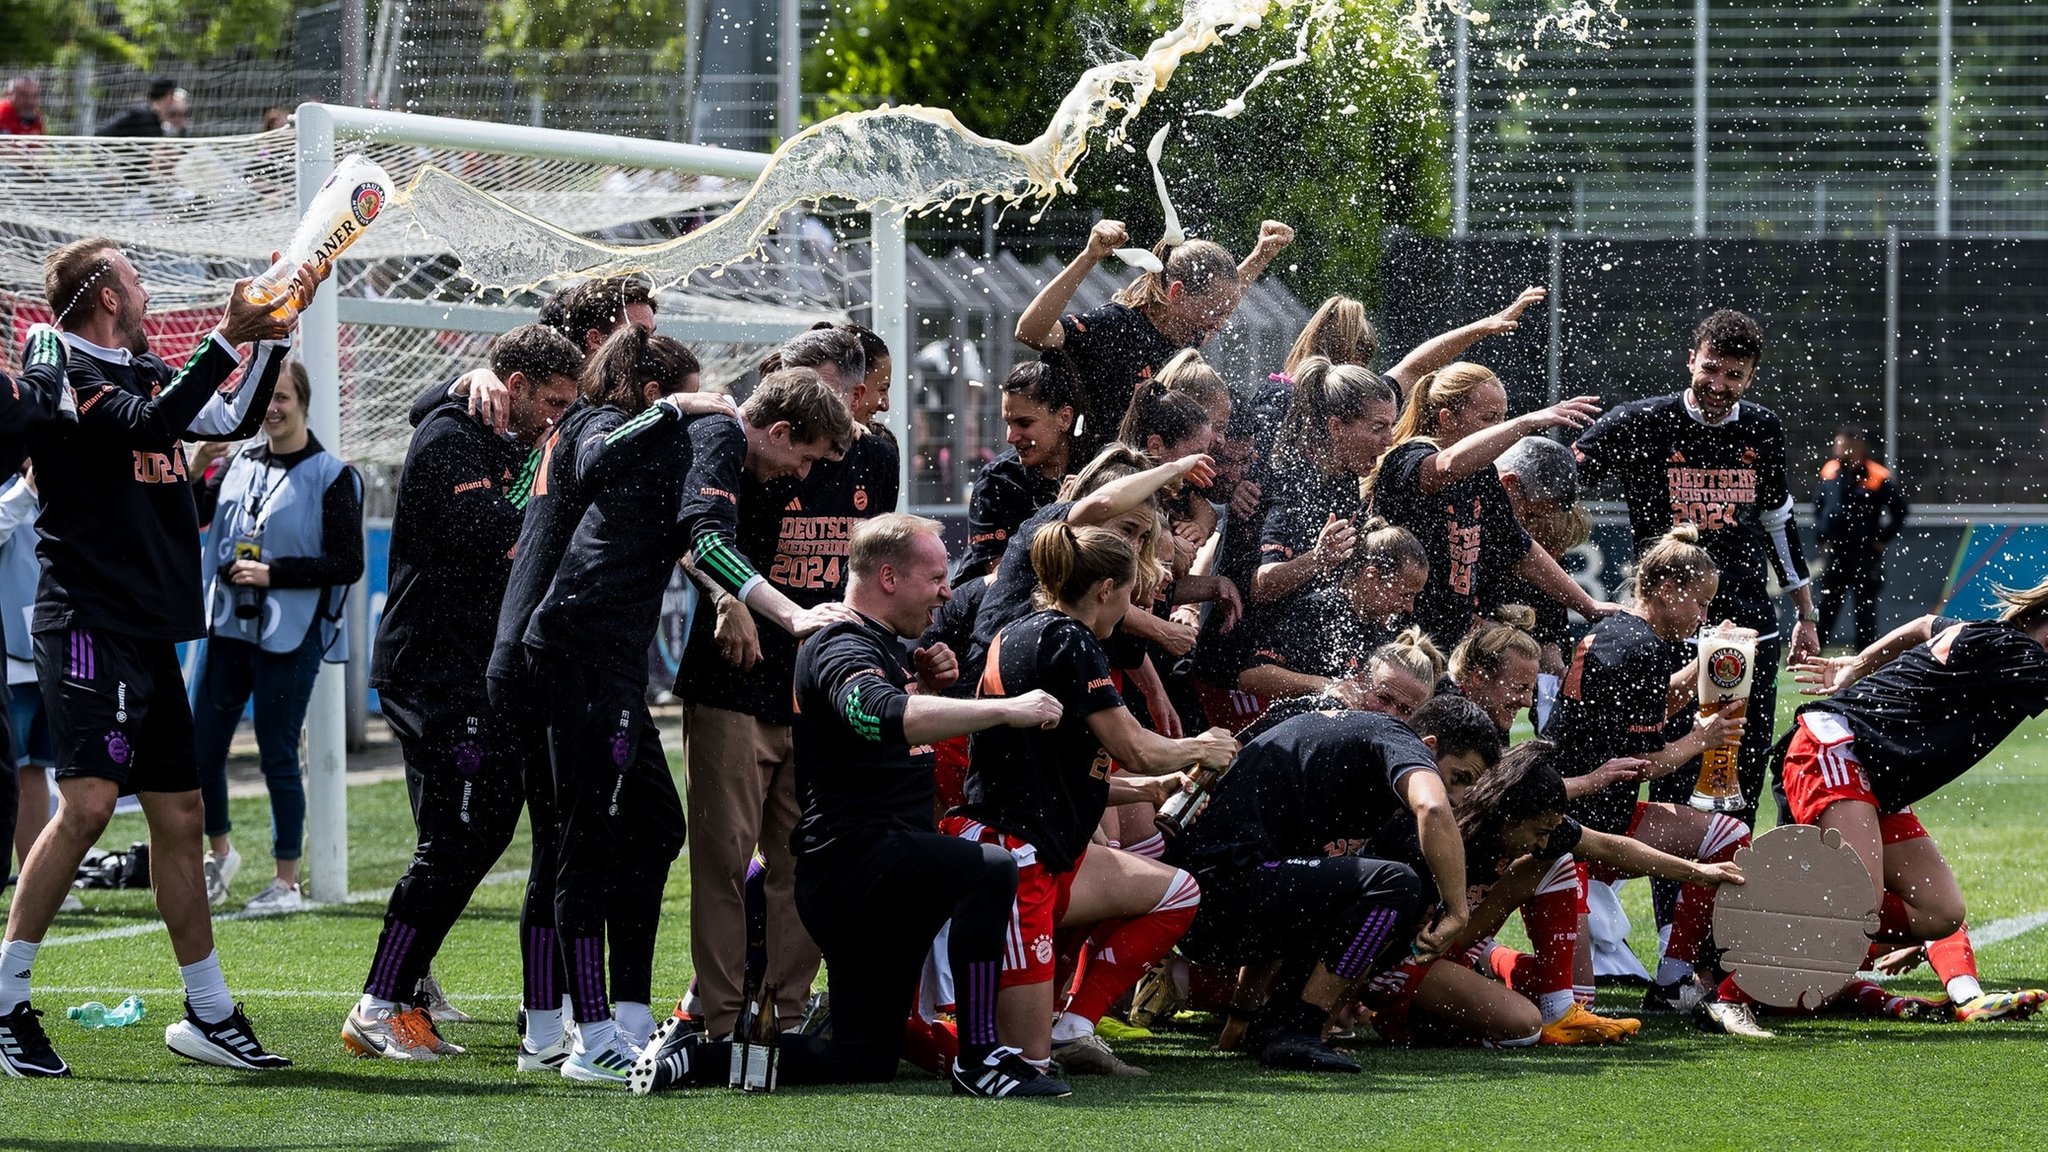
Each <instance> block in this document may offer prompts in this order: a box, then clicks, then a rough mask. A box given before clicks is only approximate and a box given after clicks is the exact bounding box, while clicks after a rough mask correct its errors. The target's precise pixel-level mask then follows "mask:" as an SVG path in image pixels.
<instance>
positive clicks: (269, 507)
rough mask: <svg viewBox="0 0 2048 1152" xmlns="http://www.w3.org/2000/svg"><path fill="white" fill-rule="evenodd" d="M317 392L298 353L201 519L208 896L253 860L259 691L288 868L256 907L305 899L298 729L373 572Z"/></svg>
mask: <svg viewBox="0 0 2048 1152" xmlns="http://www.w3.org/2000/svg"><path fill="white" fill-rule="evenodd" d="M309 395H311V390H310V388H309V387H308V381H307V377H306V369H305V366H304V365H302V364H300V363H299V362H298V361H296V360H294V361H291V362H289V363H287V364H286V365H285V375H284V377H283V378H282V379H280V380H279V381H278V386H277V390H276V392H275V393H273V394H272V396H271V400H270V407H269V409H268V411H266V412H265V414H264V418H263V439H261V440H259V441H256V442H254V443H252V444H250V445H249V446H247V447H244V448H242V449H241V450H239V451H237V452H235V453H234V454H233V455H232V456H230V457H229V459H228V463H227V466H226V467H224V468H221V469H217V470H216V471H215V472H214V474H213V476H212V477H211V478H202V477H201V476H200V474H199V473H195V483H196V484H197V486H198V490H197V493H196V495H197V497H198V502H199V518H200V520H201V521H202V522H204V521H207V520H211V521H212V527H211V528H209V529H208V530H207V535H206V553H205V556H204V562H205V565H206V600H207V616H206V619H207V629H206V639H205V640H204V641H203V642H202V647H201V648H200V650H199V662H198V666H197V668H196V669H195V670H194V672H193V674H192V685H191V693H192V718H193V727H194V736H195V744H196V746H197V755H198V759H199V791H200V796H201V798H202V799H203V800H204V802H205V805H206V835H207V839H208V841H209V851H208V852H207V854H206V898H207V902H208V903H209V904H211V905H213V906H215V907H219V906H220V905H222V904H225V903H226V902H227V898H228V884H229V883H230V882H231V881H232V880H233V879H234V877H235V873H236V872H237V871H238V870H240V868H241V864H242V857H241V854H240V853H239V852H236V851H235V849H234V846H233V844H232V843H230V841H229V839H228V832H229V830H230V828H231V824H230V822H229V820H228V776H227V759H228V745H229V743H230V742H232V741H233V739H234V736H235V727H236V725H238V724H239V723H240V722H241V719H242V711H243V709H244V708H245V707H247V706H248V704H249V703H250V699H251V697H252V696H253V697H254V700H255V713H256V715H255V719H256V748H257V752H258V755H259V757H260V758H261V760H262V765H263V782H264V784H265V785H266V786H267V787H268V788H269V790H270V829H271V855H272V857H274V858H275V860H276V861H277V870H276V873H275V876H274V877H273V879H272V880H271V881H270V883H269V884H267V885H266V886H265V887H264V888H263V890H262V891H261V892H259V893H257V894H256V896H255V897H254V898H253V899H251V900H250V901H249V903H248V906H247V908H246V911H249V912H290V911H295V910H296V909H298V908H299V907H300V905H301V897H300V895H299V855H300V852H301V844H302V842H303V839H304V833H305V826H306V790H305V783H304V781H303V780H302V778H301V776H300V764H299V730H300V728H301V727H302V726H303V725H304V724H305V721H306V707H307V704H308V703H309V702H310V701H311V699H312V696H313V681H314V678H315V677H317V676H318V675H319V672H320V665H321V664H322V663H323V662H327V663H337V664H338V663H341V662H343V661H346V660H347V659H348V628H347V624H346V621H345V620H344V619H343V615H344V605H345V603H346V602H347V598H348V586H349V585H351V584H353V583H355V582H356V581H357V580H359V579H361V578H362V575H363V482H362V478H361V477H360V476H358V475H357V474H356V470H355V469H353V468H351V467H349V466H348V465H347V464H345V463H343V462H342V461H341V459H340V458H339V457H337V456H335V455H334V454H333V453H331V452H329V451H327V449H326V448H325V447H323V446H322V445H321V443H320V441H319V440H317V439H315V438H314V436H313V434H312V433H311V432H310V431H308V430H307V428H306V402H307V397H308V396H309ZM202 469H203V465H202ZM209 513H210V515H209Z"/></svg>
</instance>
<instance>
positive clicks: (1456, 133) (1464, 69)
mask: <svg viewBox="0 0 2048 1152" xmlns="http://www.w3.org/2000/svg"><path fill="white" fill-rule="evenodd" d="M1454 19H1455V20H1456V21H1457V26H1458V27H1457V38H1456V39H1455V40H1454V41H1453V44H1454V48H1455V52H1456V56H1455V58H1454V59H1453V61H1452V68H1451V75H1452V81H1451V84H1452V100H1451V148H1452V151H1451V235H1453V236H1463V235H1464V234H1465V231H1466V226H1467V223H1468V222H1469V220H1470V219H1471V217H1470V214H1469V213H1470V196H1471V182H1472V66H1471V59H1470V49H1471V37H1472V22H1471V21H1470V20H1468V19H1466V18H1465V17H1463V16H1458V17H1454Z"/></svg>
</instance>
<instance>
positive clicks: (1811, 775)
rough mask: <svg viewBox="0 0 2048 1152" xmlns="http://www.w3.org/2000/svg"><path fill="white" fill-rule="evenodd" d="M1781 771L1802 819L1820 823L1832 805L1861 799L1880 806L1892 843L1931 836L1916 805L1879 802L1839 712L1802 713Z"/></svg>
mask: <svg viewBox="0 0 2048 1152" xmlns="http://www.w3.org/2000/svg"><path fill="white" fill-rule="evenodd" d="M1779 774H1780V776H1781V777H1782V778H1783V780H1784V781H1785V801H1786V803H1787V804H1788V805H1789V806H1790V807H1791V809H1792V819H1794V820H1797V821H1798V822H1799V823H1801V824H1818V823H1820V816H1821V813H1823V812H1825V811H1827V810H1828V806H1829V805H1832V804H1836V803H1840V802H1841V801H1844V800H1855V801H1858V802H1860V803H1864V804H1868V805H1870V806H1871V807H1872V808H1876V809H1877V812H1878V814H1877V827H1878V832H1879V835H1880V836H1881V837H1882V839H1883V842H1884V843H1886V844H1898V843H1902V842H1904V841H1907V840H1917V839H1919V838H1920V837H1922V836H1925V835H1927V829H1926V828H1924V827H1922V826H1921V824H1920V818H1919V817H1918V816H1915V815H1913V810H1912V809H1911V808H1906V809H1904V810H1903V811H1899V812H1886V811H1885V810H1884V808H1883V807H1882V806H1881V805H1879V804H1878V802H1877V795H1876V794H1875V793H1873V792H1872V791H1871V790H1870V779H1869V777H1867V776H1865V775H1864V773H1863V763H1862V761H1860V760H1858V759H1856V737H1855V734H1854V733H1852V732H1851V731H1850V730H1849V726H1848V725H1847V724H1844V723H1843V722H1842V721H1841V720H1840V719H1839V718H1837V717H1836V716H1835V715H1834V714H1833V713H1830V712H1807V713H1803V714H1801V715H1800V717H1799V722H1798V723H1797V724H1796V725H1794V726H1793V729H1792V740H1791V742H1790V743H1788V744H1787V745H1786V746H1785V762H1784V764H1783V766H1782V767H1780V769H1779Z"/></svg>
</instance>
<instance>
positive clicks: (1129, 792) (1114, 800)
mask: <svg viewBox="0 0 2048 1152" xmlns="http://www.w3.org/2000/svg"><path fill="white" fill-rule="evenodd" d="M1193 779H1194V778H1193V777H1191V776H1189V775H1188V774H1187V773H1185V772H1169V773H1167V774H1166V775H1164V776H1126V775H1124V774H1123V773H1117V774H1116V775H1114V776H1111V777H1110V778H1109V804H1110V807H1112V808H1113V807H1115V806H1116V805H1118V804H1150V805H1152V806H1153V807H1155V808H1156V807H1158V806H1159V805H1161V804H1164V803H1166V802H1167V800H1169V799H1171V798H1172V797H1173V794H1174V793H1175V792H1181V791H1184V790H1186V789H1187V788H1188V787H1189V786H1190V785H1191V784H1192V783H1193Z"/></svg>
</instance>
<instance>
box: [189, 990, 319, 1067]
mask: <svg viewBox="0 0 2048 1152" xmlns="http://www.w3.org/2000/svg"><path fill="white" fill-rule="evenodd" d="M164 1043H165V1044H166V1045H167V1046H169V1048H170V1050H171V1051H173V1052H176V1053H177V1054H178V1055H180V1056H183V1057H185V1058H186V1059H187V1060H197V1061H199V1062H200V1063H201V1064H213V1065H216V1066H218V1067H221V1068H251V1069H256V1070H258V1071H267V1070H269V1069H272V1068H289V1067H291V1066H292V1062H291V1061H289V1060H287V1059H285V1058H284V1057H282V1056H278V1055H276V1054H274V1053H270V1052H265V1051H264V1050H263V1045H261V1044H259V1043H257V1042H256V1033H255V1032H254V1031H253V1030H252V1029H250V1027H249V1018H248V1017H247V1016H244V1015H243V1014H242V1006H241V1005H240V1004H237V1005H235V1011H234V1014H233V1015H231V1016H229V1017H228V1018H227V1019H225V1020H223V1021H221V1022H220V1023H218V1024H208V1023H205V1022H204V1021H202V1020H200V1019H199V1017H197V1016H194V1015H193V1014H192V1004H191V1002H190V1001H187V1002H186V1004H185V1018H184V1019H183V1020H180V1021H178V1022H177V1023H176V1024H173V1025H171V1026H170V1027H169V1028H166V1029H164Z"/></svg>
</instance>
